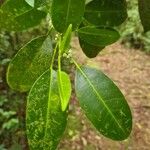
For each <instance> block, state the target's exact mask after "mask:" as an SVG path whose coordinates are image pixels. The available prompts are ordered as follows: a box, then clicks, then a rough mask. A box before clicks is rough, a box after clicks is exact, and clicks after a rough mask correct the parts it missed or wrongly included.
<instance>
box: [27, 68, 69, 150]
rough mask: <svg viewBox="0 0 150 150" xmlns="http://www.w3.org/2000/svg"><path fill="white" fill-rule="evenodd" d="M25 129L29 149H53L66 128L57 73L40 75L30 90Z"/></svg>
mask: <svg viewBox="0 0 150 150" xmlns="http://www.w3.org/2000/svg"><path fill="white" fill-rule="evenodd" d="M26 114H27V117H26V129H27V137H28V142H29V147H30V149H31V150H55V149H56V148H57V145H58V143H59V141H60V138H61V137H62V134H63V132H64V130H65V128H66V122H67V113H66V111H64V112H63V111H62V110H61V100H60V96H59V90H58V80H57V73H56V72H55V71H54V70H52V71H50V70H48V71H46V72H45V73H44V74H43V75H41V76H40V77H39V78H38V79H37V80H36V82H35V83H34V85H33V87H32V88H31V90H30V93H29V96H28V102H27V112H26Z"/></svg>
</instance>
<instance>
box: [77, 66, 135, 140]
mask: <svg viewBox="0 0 150 150" xmlns="http://www.w3.org/2000/svg"><path fill="white" fill-rule="evenodd" d="M97 83H99V84H97ZM75 89H76V94H77V97H78V99H79V102H80V105H81V107H82V109H83V110H84V111H85V114H86V116H87V118H88V119H89V120H90V121H91V122H92V124H93V125H94V126H95V127H96V129H97V130H98V131H99V132H100V133H101V134H103V135H104V136H106V137H108V138H111V139H113V140H124V139H126V138H127V137H128V136H129V135H130V132H131V129H132V116H131V111H130V109H129V106H128V104H127V102H126V101H125V98H124V96H123V95H122V93H121V92H120V90H119V89H118V88H117V87H116V86H115V84H114V83H113V82H112V81H111V80H110V79H109V78H108V77H107V76H106V75H104V74H103V73H102V72H100V71H98V70H96V69H92V68H89V67H81V69H80V68H78V71H77V72H76V79H75ZM111 102H113V103H115V104H113V103H111ZM116 109H117V110H116Z"/></svg>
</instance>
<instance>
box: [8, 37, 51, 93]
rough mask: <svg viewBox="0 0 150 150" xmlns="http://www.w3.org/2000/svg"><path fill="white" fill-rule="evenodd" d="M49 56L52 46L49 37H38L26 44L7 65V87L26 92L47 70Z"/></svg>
mask: <svg viewBox="0 0 150 150" xmlns="http://www.w3.org/2000/svg"><path fill="white" fill-rule="evenodd" d="M51 55H52V45H51V39H50V38H49V37H47V36H42V37H38V38H36V39H33V40H32V41H30V42H29V43H27V44H26V45H25V46H24V47H23V48H21V49H20V50H19V52H18V53H17V54H16V56H15V57H14V58H13V59H12V60H11V62H10V64H9V67H8V72H7V82H8V84H9V86H10V87H11V88H12V89H15V90H19V91H22V92H24V91H28V90H29V89H30V88H31V86H32V85H33V83H34V82H35V80H36V79H37V78H38V77H39V76H40V75H41V74H42V73H43V72H45V70H47V69H48V68H49V65H50V60H51Z"/></svg>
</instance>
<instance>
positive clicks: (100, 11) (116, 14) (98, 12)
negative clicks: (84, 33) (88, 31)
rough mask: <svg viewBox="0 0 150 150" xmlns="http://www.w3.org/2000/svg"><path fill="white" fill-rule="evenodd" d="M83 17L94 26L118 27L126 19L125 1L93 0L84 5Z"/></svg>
mask: <svg viewBox="0 0 150 150" xmlns="http://www.w3.org/2000/svg"><path fill="white" fill-rule="evenodd" d="M84 17H85V19H86V20H87V21H89V22H90V23H92V24H94V25H96V26H101V25H103V26H118V25H120V24H121V23H123V22H124V21H125V19H126V18H127V4H126V0H93V1H92V2H90V3H88V4H87V5H86V7H85V14H84Z"/></svg>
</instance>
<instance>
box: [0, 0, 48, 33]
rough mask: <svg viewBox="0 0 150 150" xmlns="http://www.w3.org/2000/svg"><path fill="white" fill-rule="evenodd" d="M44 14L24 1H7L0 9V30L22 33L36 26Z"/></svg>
mask: <svg viewBox="0 0 150 150" xmlns="http://www.w3.org/2000/svg"><path fill="white" fill-rule="evenodd" d="M46 15H47V14H46V13H45V12H43V11H40V10H36V9H34V8H33V7H31V6H30V5H28V4H27V3H26V2H25V1H24V0H15V2H14V0H8V1H6V2H5V3H4V4H3V5H2V7H1V8H0V29H5V30H8V31H11V30H13V31H22V30H26V29H28V28H31V27H34V26H37V25H38V24H39V23H40V22H41V20H42V19H44V18H45V17H46Z"/></svg>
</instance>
